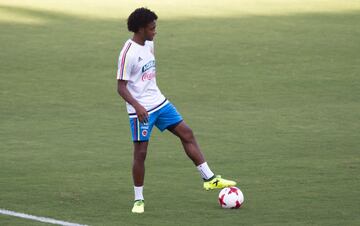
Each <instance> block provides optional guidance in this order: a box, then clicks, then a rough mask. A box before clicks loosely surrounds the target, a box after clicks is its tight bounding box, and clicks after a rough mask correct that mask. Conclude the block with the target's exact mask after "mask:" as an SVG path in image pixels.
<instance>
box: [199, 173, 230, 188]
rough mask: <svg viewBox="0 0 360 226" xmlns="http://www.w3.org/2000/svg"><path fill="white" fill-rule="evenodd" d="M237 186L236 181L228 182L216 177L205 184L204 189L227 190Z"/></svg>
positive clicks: (218, 176)
mask: <svg viewBox="0 0 360 226" xmlns="http://www.w3.org/2000/svg"><path fill="white" fill-rule="evenodd" d="M235 185H236V182H235V181H232V180H226V179H223V178H221V176H220V175H217V176H215V177H214V178H213V179H210V180H209V181H205V182H204V189H205V190H207V191H208V190H212V189H215V188H226V187H233V186H235Z"/></svg>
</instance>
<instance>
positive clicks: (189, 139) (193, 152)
mask: <svg viewBox="0 0 360 226" xmlns="http://www.w3.org/2000/svg"><path fill="white" fill-rule="evenodd" d="M169 130H170V131H171V132H172V133H173V134H175V135H176V136H177V137H179V138H180V140H181V143H182V145H183V147H184V150H185V152H186V154H187V156H189V158H190V159H191V160H192V161H193V162H194V164H195V165H196V167H197V168H198V170H199V172H200V174H201V176H202V177H203V179H204V189H205V190H212V189H214V188H224V187H231V186H235V185H236V182H235V181H231V180H226V179H223V178H221V176H220V175H217V176H215V174H214V173H213V172H212V171H211V170H210V168H209V166H208V165H207V162H206V161H205V157H204V155H203V154H202V152H201V150H200V147H199V145H198V144H197V142H196V139H195V136H194V133H193V132H192V130H191V129H190V127H189V126H188V125H186V123H185V122H184V121H182V122H181V123H179V124H178V125H176V126H174V127H172V128H169Z"/></svg>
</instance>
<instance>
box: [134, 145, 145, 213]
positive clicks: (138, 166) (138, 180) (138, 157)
mask: <svg viewBox="0 0 360 226" xmlns="http://www.w3.org/2000/svg"><path fill="white" fill-rule="evenodd" d="M147 147H148V142H134V160H133V168H132V174H133V180H134V191H135V203H134V206H133V208H132V210H131V211H132V212H133V213H143V212H144V206H145V204H144V197H143V194H142V192H143V185H144V176H145V159H146V153H147Z"/></svg>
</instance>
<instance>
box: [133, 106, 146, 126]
mask: <svg viewBox="0 0 360 226" xmlns="http://www.w3.org/2000/svg"><path fill="white" fill-rule="evenodd" d="M135 111H136V115H137V117H138V119H139V122H142V123H147V122H148V119H149V115H148V112H147V111H146V109H145V108H144V107H143V106H141V105H138V106H136V108H135Z"/></svg>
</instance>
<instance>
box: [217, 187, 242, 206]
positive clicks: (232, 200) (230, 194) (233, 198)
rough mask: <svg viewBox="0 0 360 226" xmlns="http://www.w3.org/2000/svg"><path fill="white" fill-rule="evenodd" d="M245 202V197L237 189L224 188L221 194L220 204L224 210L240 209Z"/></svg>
mask: <svg viewBox="0 0 360 226" xmlns="http://www.w3.org/2000/svg"><path fill="white" fill-rule="evenodd" d="M243 202H244V195H243V193H242V192H241V191H240V189H239V188H237V187H229V188H223V189H222V190H221V191H220V193H219V203H220V206H221V207H222V208H226V209H238V208H240V206H241V205H242V203H243Z"/></svg>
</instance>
